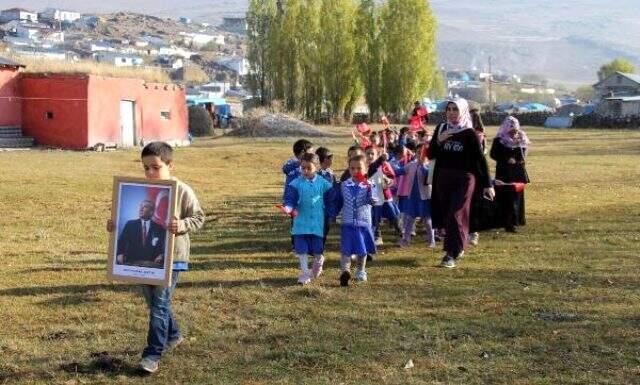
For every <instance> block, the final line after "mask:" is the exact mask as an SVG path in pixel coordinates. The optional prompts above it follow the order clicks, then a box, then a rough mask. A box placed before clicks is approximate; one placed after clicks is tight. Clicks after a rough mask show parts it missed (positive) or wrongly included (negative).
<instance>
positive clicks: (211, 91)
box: [199, 82, 231, 98]
mask: <svg viewBox="0 0 640 385" xmlns="http://www.w3.org/2000/svg"><path fill="white" fill-rule="evenodd" d="M230 88H231V84H230V83H227V82H212V83H208V84H205V85H203V86H200V89H199V91H200V95H203V96H206V97H208V98H223V97H224V96H225V94H226V93H227V91H228V90H229V89H230Z"/></svg>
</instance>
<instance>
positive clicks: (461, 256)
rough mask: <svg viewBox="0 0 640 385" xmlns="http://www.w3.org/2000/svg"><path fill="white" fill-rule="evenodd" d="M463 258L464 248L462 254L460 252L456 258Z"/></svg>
mask: <svg viewBox="0 0 640 385" xmlns="http://www.w3.org/2000/svg"><path fill="white" fill-rule="evenodd" d="M462 258H464V250H462V251H461V252H460V254H458V255H457V256H456V257H455V258H454V259H455V260H456V261H457V260H458V259H462Z"/></svg>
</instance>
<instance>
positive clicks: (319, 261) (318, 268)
mask: <svg viewBox="0 0 640 385" xmlns="http://www.w3.org/2000/svg"><path fill="white" fill-rule="evenodd" d="M322 266H324V256H322V255H320V256H318V257H315V258H314V259H313V268H312V269H311V274H312V275H313V278H318V277H319V276H320V274H322Z"/></svg>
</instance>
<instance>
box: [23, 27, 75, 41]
mask: <svg viewBox="0 0 640 385" xmlns="http://www.w3.org/2000/svg"><path fill="white" fill-rule="evenodd" d="M50 31H51V28H49V26H47V25H45V24H41V23H18V24H16V26H15V34H16V36H17V37H22V38H25V39H33V40H36V39H38V38H39V37H40V36H42V35H43V34H45V33H48V32H50ZM63 41H64V39H63Z"/></svg>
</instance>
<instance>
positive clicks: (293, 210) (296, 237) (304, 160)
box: [283, 154, 333, 285]
mask: <svg viewBox="0 0 640 385" xmlns="http://www.w3.org/2000/svg"><path fill="white" fill-rule="evenodd" d="M319 166H320V162H319V160H318V156H317V155H316V154H304V155H302V157H301V162H300V169H301V170H302V175H300V176H299V177H297V178H296V179H294V180H293V181H291V183H289V185H288V186H287V189H286V190H285V196H284V202H283V210H284V212H286V213H287V214H289V215H291V217H292V218H293V226H292V228H291V235H292V236H293V247H294V250H295V254H296V256H297V257H298V260H299V261H300V275H299V277H298V283H299V284H301V285H306V284H308V283H310V282H311V279H312V278H318V277H319V276H320V274H321V273H322V267H323V265H324V256H323V254H324V241H323V238H324V220H325V209H326V206H325V195H326V194H327V193H328V192H329V191H330V190H331V189H332V187H333V185H332V184H331V183H329V182H328V181H327V180H326V179H325V178H323V177H321V176H319V175H317V171H318V169H319ZM310 255H311V256H313V258H314V260H313V269H312V270H309V256H310Z"/></svg>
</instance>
